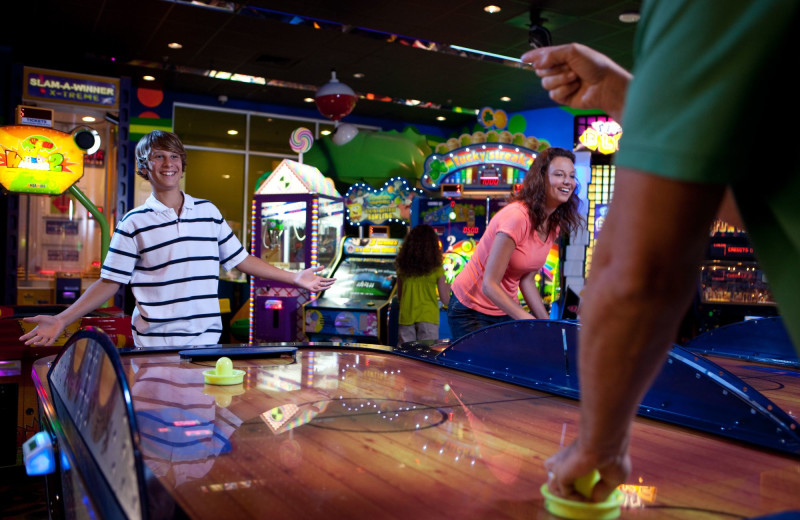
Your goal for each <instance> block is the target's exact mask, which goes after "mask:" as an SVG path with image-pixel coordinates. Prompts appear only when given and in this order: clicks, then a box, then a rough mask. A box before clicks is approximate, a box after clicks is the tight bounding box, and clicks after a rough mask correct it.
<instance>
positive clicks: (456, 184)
mask: <svg viewBox="0 0 800 520" xmlns="http://www.w3.org/2000/svg"><path fill="white" fill-rule="evenodd" d="M526 139H527V141H525V142H527V143H530V145H531V146H535V143H534V142H533V141H531V140H535V139H536V138H526ZM535 158H536V152H535V151H534V150H532V149H529V148H526V147H525V146H521V145H514V144H513V143H511V144H509V143H502V142H480V143H476V144H471V145H467V146H461V147H457V148H454V149H449V150H445V149H443V148H440V147H437V153H434V154H432V155H430V156H429V157H428V158H427V159H426V161H425V173H424V174H423V176H422V181H421V182H422V187H423V188H424V189H425V190H426V191H427V192H428V193H431V194H433V197H432V198H429V199H421V200H419V201H415V205H414V211H412V215H413V217H414V219H413V222H414V223H415V224H416V223H427V224H430V225H432V226H434V228H436V229H437V231H438V232H439V233H440V236H441V237H442V242H443V245H444V246H445V273H446V277H447V281H448V282H452V281H453V279H455V277H456V275H457V274H458V273H459V272H461V269H463V267H464V265H466V263H467V262H468V261H469V258H470V257H471V256H472V252H473V251H474V249H475V246H476V245H477V243H478V241H479V240H480V237H481V236H482V235H483V233H484V232H485V230H486V226H487V225H488V223H489V221H490V220H491V217H492V216H493V215H494V214H495V213H497V212H498V211H499V210H500V209H501V208H502V207H504V206H505V205H506V204H508V196H509V195H510V194H511V193H513V192H514V191H515V190H516V189H517V186H518V184H519V183H520V182H522V179H523V178H524V177H525V174H526V172H527V171H528V168H529V167H530V165H531V163H532V162H533V160H534V159H535ZM560 263H561V262H560V258H559V249H558V245H556V244H554V247H553V251H551V253H550V254H549V255H548V259H547V263H546V265H545V268H544V269H543V270H542V273H540V275H539V276H538V277H537V284H538V285H539V288H540V291H541V292H542V295H543V301H544V302H545V305H547V307H548V308H551V307H552V305H551V304H552V302H553V301H556V300H558V298H559V296H560V289H561V283H560V281H561V278H560V275H559V265H560ZM519 297H520V298H521V300H520V301H521V302H522V303H523V304H524V299H522V295H521V294H520V295H519ZM440 323H445V324H446V323H447V320H446V319H444V320H440ZM448 333H449V330H441V332H440V334H442V336H441V337H446V334H448Z"/></svg>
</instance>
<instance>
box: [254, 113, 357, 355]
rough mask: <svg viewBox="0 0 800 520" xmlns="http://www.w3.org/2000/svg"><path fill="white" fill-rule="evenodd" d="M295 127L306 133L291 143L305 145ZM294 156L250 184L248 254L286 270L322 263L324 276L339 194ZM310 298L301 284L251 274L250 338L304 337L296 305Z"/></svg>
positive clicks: (335, 235) (335, 239)
mask: <svg viewBox="0 0 800 520" xmlns="http://www.w3.org/2000/svg"><path fill="white" fill-rule="evenodd" d="M298 130H306V132H307V133H305V132H303V133H302V134H301V135H295V134H294V133H293V136H292V142H297V141H300V142H307V143H309V144H308V147H307V148H310V141H311V139H312V138H313V135H312V134H311V132H310V131H309V130H307V129H304V128H301V129H298ZM297 132H298V131H297V130H296V131H295V133H297ZM304 136H305V139H303V137H304ZM300 150H303V148H299V149H298V150H295V151H300ZM303 151H307V149H305V150H303ZM300 160H301V162H297V161H292V160H289V159H284V160H283V161H281V163H280V164H278V166H277V167H276V168H275V170H273V172H272V173H271V174H270V175H269V176H268V177H267V178H266V179H265V180H264V182H262V183H261V185H260V186H259V187H258V188H257V189H256V192H255V197H254V199H253V206H252V211H251V219H252V222H251V227H250V229H251V230H252V231H251V253H252V254H253V255H255V256H257V257H259V258H261V259H262V260H264V261H266V262H268V263H270V264H272V265H274V266H276V267H279V268H281V269H286V270H288V271H302V270H304V269H308V268H309V267H315V266H319V265H321V266H324V267H326V269H325V270H324V271H322V272H321V274H322V275H323V276H329V275H330V272H331V264H332V262H333V260H334V258H335V256H336V249H337V244H338V243H339V241H340V240H341V238H342V235H343V233H344V218H345V215H344V199H343V198H342V196H341V195H339V192H337V191H336V188H335V186H334V184H333V181H332V180H331V179H329V178H327V177H325V176H323V175H322V173H321V172H320V171H319V170H317V169H316V168H315V167H313V166H311V165H308V164H303V163H302V151H300ZM315 297H316V294H315V293H311V292H309V291H307V290H305V289H301V288H298V287H294V286H291V285H287V284H282V283H279V282H274V281H271V280H262V279H259V278H257V277H251V280H250V342H251V343H252V342H263V341H303V340H305V333H304V331H303V326H302V319H301V318H302V308H303V307H302V306H303V305H304V304H305V303H307V302H309V301H311V300H313V299H314V298H315Z"/></svg>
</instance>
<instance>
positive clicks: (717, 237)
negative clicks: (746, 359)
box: [685, 220, 778, 336]
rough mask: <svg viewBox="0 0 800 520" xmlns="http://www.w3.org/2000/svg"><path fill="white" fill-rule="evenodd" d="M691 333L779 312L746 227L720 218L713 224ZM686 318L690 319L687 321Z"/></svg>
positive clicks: (694, 333) (699, 283) (701, 269)
mask: <svg viewBox="0 0 800 520" xmlns="http://www.w3.org/2000/svg"><path fill="white" fill-rule="evenodd" d="M690 312H691V313H693V315H691V314H690V316H688V317H687V320H691V321H692V322H693V326H692V327H691V330H690V331H687V332H689V333H690V334H689V335H692V336H695V335H698V334H702V333H705V332H708V331H711V330H713V329H716V328H718V327H722V326H725V325H730V324H733V323H739V322H744V321H747V320H751V319H756V318H767V317H774V316H777V315H778V308H777V305H776V303H775V300H774V298H773V297H772V292H771V291H770V288H769V284H768V283H767V278H766V276H765V275H764V272H763V271H762V270H761V267H760V266H759V265H758V262H757V261H756V257H755V254H754V253H753V246H752V245H751V244H750V240H749V239H748V237H747V233H746V232H745V230H743V229H738V228H735V227H733V226H731V225H730V224H728V223H726V222H723V221H720V220H717V221H715V222H714V224H713V225H712V227H711V230H710V236H709V241H708V248H707V250H706V259H705V261H704V262H703V263H702V265H701V266H700V273H699V281H698V293H697V297H696V302H695V305H694V307H693V309H692V311H690ZM685 321H686V320H685Z"/></svg>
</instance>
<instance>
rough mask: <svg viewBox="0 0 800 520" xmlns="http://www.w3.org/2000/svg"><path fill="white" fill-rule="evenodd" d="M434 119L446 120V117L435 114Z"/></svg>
mask: <svg viewBox="0 0 800 520" xmlns="http://www.w3.org/2000/svg"><path fill="white" fill-rule="evenodd" d="M436 120H437V121H446V120H447V118H446V117H444V116H436Z"/></svg>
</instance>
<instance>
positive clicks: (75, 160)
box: [0, 126, 85, 195]
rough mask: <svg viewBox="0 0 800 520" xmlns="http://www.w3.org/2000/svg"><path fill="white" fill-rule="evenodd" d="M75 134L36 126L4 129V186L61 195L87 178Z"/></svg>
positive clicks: (0, 171)
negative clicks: (82, 178)
mask: <svg viewBox="0 0 800 520" xmlns="http://www.w3.org/2000/svg"><path fill="white" fill-rule="evenodd" d="M84 153H85V151H84V150H82V149H80V148H78V145H77V144H75V140H74V139H73V137H72V135H70V134H67V133H65V132H61V131H59V130H54V129H52V128H44V127H36V126H3V127H0V185H2V186H3V187H5V188H6V189H7V190H8V191H11V192H16V193H41V194H46V195H60V194H62V193H64V192H65V191H66V190H67V189H69V187H70V186H72V185H73V184H75V183H76V182H77V181H78V180H79V179H80V178H81V177H83V156H84Z"/></svg>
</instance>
